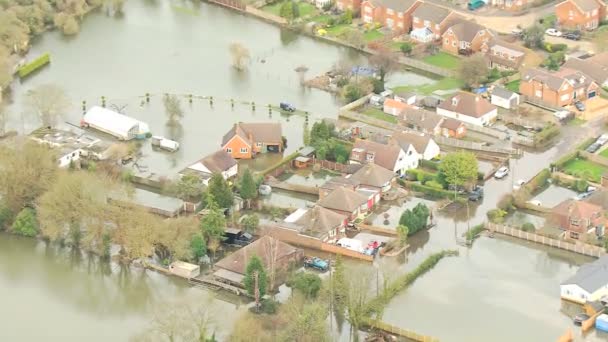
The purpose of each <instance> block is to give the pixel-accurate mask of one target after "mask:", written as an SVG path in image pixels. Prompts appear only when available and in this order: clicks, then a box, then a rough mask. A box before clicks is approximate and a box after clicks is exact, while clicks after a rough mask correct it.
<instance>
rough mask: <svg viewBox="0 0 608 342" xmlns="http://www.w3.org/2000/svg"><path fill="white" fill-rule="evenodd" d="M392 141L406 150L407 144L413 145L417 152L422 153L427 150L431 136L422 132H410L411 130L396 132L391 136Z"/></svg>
mask: <svg viewBox="0 0 608 342" xmlns="http://www.w3.org/2000/svg"><path fill="white" fill-rule="evenodd" d="M391 139H392V141H394V142H395V143H396V144H398V145H399V146H401V148H402V149H403V150H404V151H407V150H406V148H405V147H406V146H409V145H412V146H414V149H415V150H416V152H418V153H420V154H422V153H424V151H426V148H427V146H428V145H429V143H430V142H431V140H432V139H431V136H430V135H428V134H422V133H410V132H395V134H393V136H392V137H391Z"/></svg>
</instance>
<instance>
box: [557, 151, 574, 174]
mask: <svg viewBox="0 0 608 342" xmlns="http://www.w3.org/2000/svg"><path fill="white" fill-rule="evenodd" d="M577 157H578V150H577V151H574V152H570V153H568V154H565V155H564V156H562V157H561V158H559V159H558V160H557V161H555V163H553V164H552V165H553V166H554V167H556V168H557V169H558V170H560V169H562V168H563V167H564V165H566V164H567V163H568V162H569V161H571V160H572V159H574V158H577Z"/></svg>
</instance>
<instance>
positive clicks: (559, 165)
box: [553, 139, 595, 170]
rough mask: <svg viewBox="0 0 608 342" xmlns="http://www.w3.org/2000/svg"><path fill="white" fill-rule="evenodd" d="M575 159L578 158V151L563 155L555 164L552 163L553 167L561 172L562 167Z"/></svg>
mask: <svg viewBox="0 0 608 342" xmlns="http://www.w3.org/2000/svg"><path fill="white" fill-rule="evenodd" d="M593 141H595V139H593ZM579 148H580V147H579ZM585 148H586V147H585ZM577 157H578V151H574V152H571V153H568V154H566V155H564V156H563V157H561V158H559V159H558V160H557V161H556V162H555V163H553V166H554V167H555V168H556V169H558V170H561V169H562V168H563V167H564V165H566V164H567V163H568V162H569V161H571V160H573V159H574V158H577Z"/></svg>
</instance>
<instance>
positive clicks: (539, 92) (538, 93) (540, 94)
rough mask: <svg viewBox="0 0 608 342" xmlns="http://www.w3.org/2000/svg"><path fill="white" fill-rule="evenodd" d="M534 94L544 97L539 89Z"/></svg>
mask: <svg viewBox="0 0 608 342" xmlns="http://www.w3.org/2000/svg"><path fill="white" fill-rule="evenodd" d="M534 96H536V97H543V92H542V91H541V90H537V91H535V92H534Z"/></svg>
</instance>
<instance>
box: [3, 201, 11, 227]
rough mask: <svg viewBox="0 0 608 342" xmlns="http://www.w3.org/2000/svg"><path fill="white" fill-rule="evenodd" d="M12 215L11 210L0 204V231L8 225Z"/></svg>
mask: <svg viewBox="0 0 608 342" xmlns="http://www.w3.org/2000/svg"><path fill="white" fill-rule="evenodd" d="M12 215H13V213H11V210H10V209H9V208H8V207H7V206H6V205H4V203H0V230H4V229H5V228H6V227H7V226H8V225H9V223H10V220H11V216H12Z"/></svg>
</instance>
